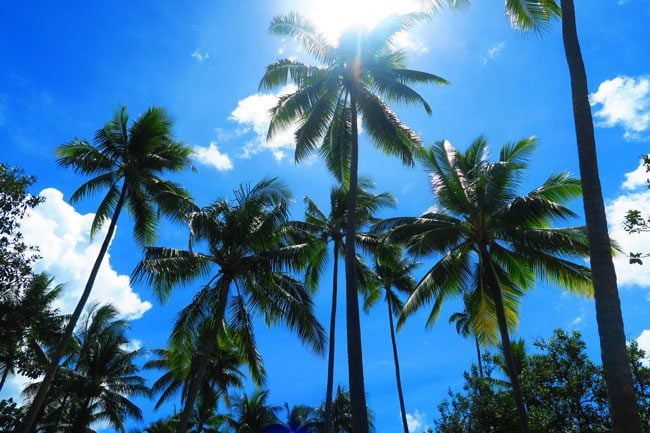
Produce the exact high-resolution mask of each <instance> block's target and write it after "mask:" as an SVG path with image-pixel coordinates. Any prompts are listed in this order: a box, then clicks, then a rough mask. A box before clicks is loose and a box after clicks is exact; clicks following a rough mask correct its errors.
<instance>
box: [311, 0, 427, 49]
mask: <svg viewBox="0 0 650 433" xmlns="http://www.w3.org/2000/svg"><path fill="white" fill-rule="evenodd" d="M305 3H308V6H305V10H304V14H305V15H306V16H307V17H308V18H310V19H311V20H312V21H313V22H314V23H315V24H316V26H317V27H318V29H319V30H320V31H321V32H323V34H325V36H326V37H327V38H328V39H329V40H330V41H332V42H335V41H336V40H337V39H338V37H339V35H340V34H341V32H342V31H343V30H345V29H346V28H349V27H352V26H363V27H367V28H372V27H374V26H375V24H377V23H378V22H379V21H381V20H382V19H383V18H385V17H387V16H389V15H392V14H395V13H398V14H403V13H408V12H416V11H420V10H422V0H325V1H324V0H310V1H309V2H305Z"/></svg>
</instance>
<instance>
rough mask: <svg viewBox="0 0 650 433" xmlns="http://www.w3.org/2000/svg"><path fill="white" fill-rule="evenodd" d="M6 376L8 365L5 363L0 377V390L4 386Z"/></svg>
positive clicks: (7, 374)
mask: <svg viewBox="0 0 650 433" xmlns="http://www.w3.org/2000/svg"><path fill="white" fill-rule="evenodd" d="M7 376H9V365H8V364H7V365H5V368H4V371H3V372H2V379H0V391H2V388H3V387H4V386H5V382H6V381H7Z"/></svg>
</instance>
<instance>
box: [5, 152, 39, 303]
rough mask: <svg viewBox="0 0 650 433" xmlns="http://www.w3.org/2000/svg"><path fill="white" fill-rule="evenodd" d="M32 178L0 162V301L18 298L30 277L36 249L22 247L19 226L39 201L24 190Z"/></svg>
mask: <svg viewBox="0 0 650 433" xmlns="http://www.w3.org/2000/svg"><path fill="white" fill-rule="evenodd" d="M35 181H36V179H35V178H34V177H33V176H27V175H25V174H24V172H23V170H22V169H20V168H17V167H10V166H8V165H7V164H4V163H0V301H2V302H5V301H6V300H9V299H12V298H15V297H17V296H19V293H20V291H21V289H22V288H24V286H25V284H26V283H27V281H28V280H29V278H30V274H31V265H32V263H33V261H34V259H35V258H36V255H35V254H36V252H37V248H36V247H34V246H31V245H26V244H25V243H24V242H23V235H22V233H21V232H20V224H21V222H22V220H23V218H24V217H25V213H26V212H27V211H28V210H29V209H33V208H34V207H36V206H37V205H38V204H39V203H41V202H42V201H43V198H42V197H39V196H34V195H31V194H29V192H28V191H27V189H28V188H29V187H30V186H32V185H33V184H34V182H35Z"/></svg>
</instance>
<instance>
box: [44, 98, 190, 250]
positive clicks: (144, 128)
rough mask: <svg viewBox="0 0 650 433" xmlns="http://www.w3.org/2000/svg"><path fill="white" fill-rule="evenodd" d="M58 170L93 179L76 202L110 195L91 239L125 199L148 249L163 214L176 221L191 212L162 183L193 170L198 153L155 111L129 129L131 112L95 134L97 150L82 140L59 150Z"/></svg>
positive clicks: (180, 194)
mask: <svg viewBox="0 0 650 433" xmlns="http://www.w3.org/2000/svg"><path fill="white" fill-rule="evenodd" d="M56 152H57V155H58V156H59V158H58V159H57V164H58V165H60V166H63V167H69V168H72V169H73V170H74V171H75V172H77V173H79V174H82V175H85V176H92V179H90V180H89V181H87V182H85V183H84V184H83V185H81V186H80V187H79V188H78V189H77V190H76V191H75V192H74V193H73V194H72V196H71V197H70V201H71V202H73V203H74V202H76V201H78V200H80V199H82V198H84V197H86V196H88V195H91V194H94V193H96V192H98V191H100V190H105V189H107V190H108V192H107V193H106V195H105V196H104V198H103V200H102V202H101V203H100V205H99V207H98V208H97V211H96V213H95V218H94V220H93V223H92V227H91V236H92V235H95V234H96V233H97V232H98V231H99V229H100V228H101V227H102V224H103V223H104V222H105V221H106V220H107V219H109V218H110V217H111V214H112V212H113V211H114V210H115V208H116V206H117V204H118V201H119V200H120V197H121V196H122V195H123V196H124V198H123V200H124V203H125V205H126V207H127V209H128V210H129V211H130V213H131V216H132V217H133V220H134V228H133V233H134V236H135V239H136V240H137V241H138V242H139V243H141V244H145V245H149V244H151V243H153V242H154V241H155V239H156V225H157V221H158V211H160V212H162V213H163V214H166V215H168V216H170V217H172V218H174V219H179V218H182V217H183V214H184V212H185V211H187V208H186V205H187V203H188V197H189V193H188V192H187V191H186V190H185V189H183V188H182V187H180V186H179V185H178V184H176V183H174V182H171V181H169V180H166V179H164V178H163V177H161V176H162V175H164V174H166V173H168V172H178V171H182V170H184V169H185V168H187V167H190V166H191V165H190V155H191V153H192V148H191V147H190V146H187V145H186V144H185V143H183V142H180V141H177V140H175V139H174V137H173V135H172V120H171V118H170V117H169V115H168V114H167V112H166V111H165V110H164V109H163V108H160V107H151V108H149V109H147V111H145V113H144V114H143V115H142V116H140V117H139V118H138V119H137V120H136V121H135V122H133V123H132V124H131V125H130V126H129V115H128V114H127V112H126V106H122V107H120V109H119V110H117V111H116V112H115V114H114V115H113V118H112V119H111V120H110V121H108V122H107V123H106V124H105V125H104V127H103V128H102V129H99V130H98V131H97V132H96V133H95V140H94V144H90V143H89V142H88V141H86V140H84V139H80V138H75V139H73V140H72V141H71V142H69V143H67V144H64V145H62V146H60V147H58V148H57V151H56Z"/></svg>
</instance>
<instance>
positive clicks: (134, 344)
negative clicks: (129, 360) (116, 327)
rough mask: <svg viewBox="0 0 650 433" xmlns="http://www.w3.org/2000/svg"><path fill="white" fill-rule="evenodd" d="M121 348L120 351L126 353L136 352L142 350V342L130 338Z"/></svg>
mask: <svg viewBox="0 0 650 433" xmlns="http://www.w3.org/2000/svg"><path fill="white" fill-rule="evenodd" d="M121 347H122V350H125V351H127V352H135V351H136V350H140V349H142V341H140V340H138V339H137V338H132V339H130V340H129V342H128V343H126V344H123V345H122V346H121Z"/></svg>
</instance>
